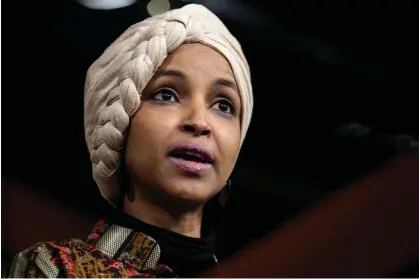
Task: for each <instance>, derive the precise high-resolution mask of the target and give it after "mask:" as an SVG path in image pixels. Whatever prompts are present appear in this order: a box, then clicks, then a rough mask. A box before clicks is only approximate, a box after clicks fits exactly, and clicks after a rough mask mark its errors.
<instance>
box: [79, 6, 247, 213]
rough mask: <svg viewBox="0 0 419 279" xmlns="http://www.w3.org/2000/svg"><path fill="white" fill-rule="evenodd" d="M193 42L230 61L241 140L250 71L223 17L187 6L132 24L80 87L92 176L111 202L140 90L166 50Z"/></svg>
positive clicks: (165, 54) (115, 197)
mask: <svg viewBox="0 0 419 279" xmlns="http://www.w3.org/2000/svg"><path fill="white" fill-rule="evenodd" d="M197 42H199V43H202V44H204V45H207V46H209V47H211V48H213V49H215V50H217V51H218V52H219V53H221V54H222V55H223V56H224V57H225V58H226V59H227V60H228V61H229V62H230V65H231V67H232V70H233V74H234V77H235V80H236V83H237V86H238V90H239V94H240V99H241V103H242V115H241V144H242V143H243V140H244V137H245V135H246V132H247V129H248V126H249V123H250V119H251V115H252V109H253V96H252V86H251V81H250V71H249V66H248V64H247V61H246V59H245V57H244V54H243V52H242V49H241V46H240V44H239V42H238V41H237V40H236V39H235V38H234V37H233V36H232V35H231V33H230V32H229V31H228V30H227V28H226V27H225V26H224V24H223V23H222V22H221V20H220V19H219V18H218V17H217V16H216V15H214V14H213V13H212V12H211V11H209V10H208V9H207V8H205V7H204V6H201V5H197V4H190V5H186V6H184V7H182V8H180V9H175V10H171V11H168V12H166V13H164V14H160V15H156V16H153V17H150V18H148V19H146V20H144V21H142V22H139V23H137V24H134V25H133V26H131V27H130V28H128V30H126V31H125V32H124V33H123V34H122V35H121V36H120V37H119V38H118V39H117V40H116V41H115V42H114V43H112V45H111V46H110V47H109V48H108V49H107V50H105V52H104V53H103V54H102V55H101V57H100V58H99V59H98V60H96V61H95V62H94V63H93V64H92V66H91V67H90V68H89V70H88V72H87V77H86V83H85V89H84V92H85V93H84V125H85V137H86V142H87V147H88V149H89V152H90V158H91V161H92V166H93V178H94V180H95V181H96V183H97V184H98V186H99V188H100V191H101V194H102V196H103V197H104V198H105V199H107V200H108V201H109V202H110V203H111V204H113V205H115V202H116V200H117V199H118V197H119V195H120V187H119V186H118V179H117V170H118V167H119V165H120V164H121V162H120V151H121V150H122V148H123V144H124V136H125V131H126V130H127V128H128V126H129V122H130V119H131V117H132V116H133V115H134V114H135V112H136V110H137V109H138V107H139V105H140V102H141V100H140V98H141V93H142V91H143V89H144V88H145V87H146V85H147V83H148V82H149V81H150V79H151V78H152V76H153V75H154V73H155V72H156V71H157V70H158V68H159V67H160V65H161V64H162V63H163V61H164V59H165V58H166V57H167V55H168V54H169V53H170V52H172V51H173V50H175V49H176V48H177V47H179V46H180V45H182V44H185V43H197Z"/></svg>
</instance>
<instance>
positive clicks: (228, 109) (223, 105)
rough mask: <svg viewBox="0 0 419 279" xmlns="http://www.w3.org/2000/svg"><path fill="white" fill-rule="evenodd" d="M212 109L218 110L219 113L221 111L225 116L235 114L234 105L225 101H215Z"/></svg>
mask: <svg viewBox="0 0 419 279" xmlns="http://www.w3.org/2000/svg"><path fill="white" fill-rule="evenodd" d="M213 107H214V108H215V109H216V110H219V111H221V112H222V113H225V114H231V115H234V114H235V110H234V105H233V104H232V103H231V102H230V101H228V100H226V99H222V100H219V101H217V102H216V103H215V104H214V105H213Z"/></svg>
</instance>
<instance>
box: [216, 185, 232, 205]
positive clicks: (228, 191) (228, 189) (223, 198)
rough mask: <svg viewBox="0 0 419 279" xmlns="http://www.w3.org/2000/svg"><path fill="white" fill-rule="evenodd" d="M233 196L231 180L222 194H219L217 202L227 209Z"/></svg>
mask: <svg viewBox="0 0 419 279" xmlns="http://www.w3.org/2000/svg"><path fill="white" fill-rule="evenodd" d="M230 196H231V180H230V179H229V180H228V181H227V183H226V185H225V186H224V188H223V189H222V190H221V192H220V193H219V194H218V198H217V201H218V202H219V204H220V205H221V207H225V206H226V204H227V202H228V200H229V199H230Z"/></svg>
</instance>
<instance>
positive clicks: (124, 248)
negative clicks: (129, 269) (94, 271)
mask: <svg viewBox="0 0 419 279" xmlns="http://www.w3.org/2000/svg"><path fill="white" fill-rule="evenodd" d="M87 243H89V244H91V245H94V246H96V248H98V249H99V250H100V251H102V252H103V253H104V254H106V255H107V256H109V257H112V258H113V259H115V260H117V261H121V262H124V263H127V264H130V265H132V266H134V267H136V268H137V269H138V270H140V271H144V270H147V269H152V268H155V267H156V265H157V262H158V260H159V258H160V253H161V250H160V247H159V245H158V244H157V242H156V241H155V240H154V239H153V238H152V237H150V236H148V235H145V234H143V233H141V232H137V231H134V230H132V229H130V228H125V227H122V226H118V225H115V224H108V223H107V222H105V221H104V220H99V221H98V222H97V223H96V225H95V226H94V228H93V230H92V232H91V233H90V234H89V236H88V237H87Z"/></svg>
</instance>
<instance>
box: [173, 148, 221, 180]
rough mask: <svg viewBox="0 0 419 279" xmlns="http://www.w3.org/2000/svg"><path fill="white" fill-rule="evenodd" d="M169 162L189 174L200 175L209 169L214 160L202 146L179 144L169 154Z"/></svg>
mask: <svg viewBox="0 0 419 279" xmlns="http://www.w3.org/2000/svg"><path fill="white" fill-rule="evenodd" d="M168 155H169V158H170V160H171V161H172V162H173V163H175V164H176V165H177V166H179V167H181V168H182V169H183V170H185V171H187V172H189V173H196V174H198V173H200V172H203V171H205V170H207V169H209V168H211V166H212V164H213V163H214V159H213V158H212V156H211V155H210V153H209V152H208V151H207V150H205V149H204V148H203V147H202V146H200V145H196V144H181V145H178V146H177V147H176V148H174V149H173V150H172V151H171V152H169V154H168Z"/></svg>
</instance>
